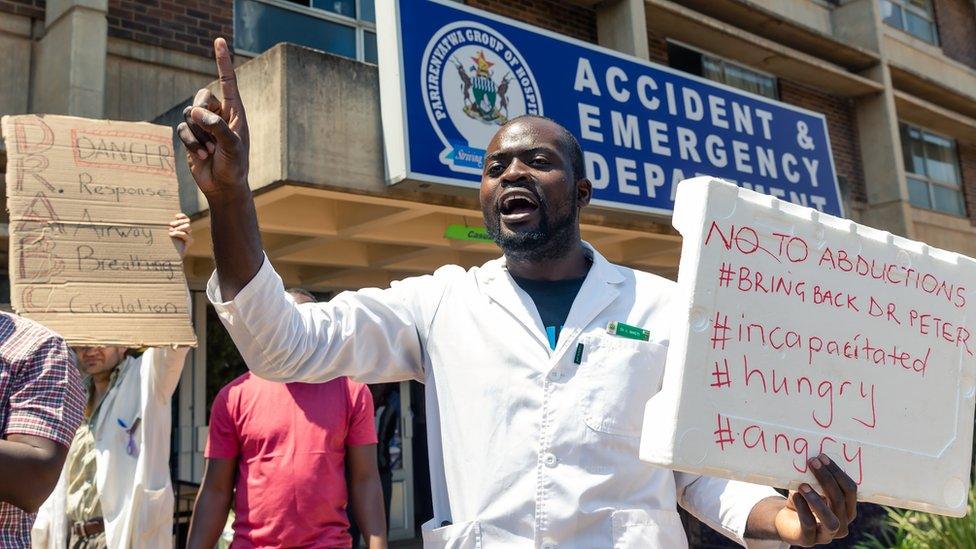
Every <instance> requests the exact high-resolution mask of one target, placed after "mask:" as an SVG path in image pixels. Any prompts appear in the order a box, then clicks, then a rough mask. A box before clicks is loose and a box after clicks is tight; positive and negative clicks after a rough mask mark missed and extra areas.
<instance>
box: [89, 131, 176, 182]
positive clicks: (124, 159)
mask: <svg viewBox="0 0 976 549" xmlns="http://www.w3.org/2000/svg"><path fill="white" fill-rule="evenodd" d="M71 152H72V154H73V155H74V159H75V166H78V167H84V168H117V169H121V170H126V171H130V172H140V173H157V174H166V175H169V174H172V173H176V172H175V169H176V168H175V166H174V165H173V149H172V142H171V140H170V139H169V138H167V137H162V136H158V135H153V134H148V133H137V132H126V131H118V130H94V129H79V128H74V129H72V130H71Z"/></svg>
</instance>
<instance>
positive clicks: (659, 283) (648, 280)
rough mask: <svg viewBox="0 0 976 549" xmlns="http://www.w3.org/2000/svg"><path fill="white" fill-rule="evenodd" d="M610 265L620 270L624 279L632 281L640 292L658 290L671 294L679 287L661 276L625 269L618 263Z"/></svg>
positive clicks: (629, 268)
mask: <svg viewBox="0 0 976 549" xmlns="http://www.w3.org/2000/svg"><path fill="white" fill-rule="evenodd" d="M610 265H611V266H612V267H613V268H615V269H618V270H619V272H620V274H622V275H623V276H624V278H630V279H632V280H633V281H634V284H635V285H636V286H637V287H638V289H640V290H658V291H661V292H666V293H670V292H673V291H674V290H676V289H677V287H678V283H677V282H675V281H674V280H671V279H669V278H665V277H663V276H661V275H657V274H654V273H649V272H647V271H641V270H638V269H633V268H631V267H625V266H623V265H618V264H616V263H610Z"/></svg>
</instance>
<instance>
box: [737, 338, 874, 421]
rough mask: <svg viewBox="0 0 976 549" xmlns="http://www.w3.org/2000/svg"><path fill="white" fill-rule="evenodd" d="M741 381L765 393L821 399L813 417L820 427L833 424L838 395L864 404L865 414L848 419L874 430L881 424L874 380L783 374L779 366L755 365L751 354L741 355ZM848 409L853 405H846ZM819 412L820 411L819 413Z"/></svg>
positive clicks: (812, 413) (784, 396)
mask: <svg viewBox="0 0 976 549" xmlns="http://www.w3.org/2000/svg"><path fill="white" fill-rule="evenodd" d="M742 380H743V384H744V386H745V387H752V388H754V389H756V390H759V391H760V392H762V393H763V394H767V395H773V396H778V397H780V398H789V397H792V398H794V399H795V398H797V397H807V398H815V399H819V400H820V401H821V408H820V410H817V409H814V410H813V411H812V412H810V417H811V419H813V421H814V423H816V424H817V425H818V426H820V427H822V428H824V429H827V428H829V427H831V426H832V425H833V424H834V419H835V417H834V416H835V413H834V412H835V409H836V408H835V397H836V398H842V397H844V396H845V391H846V397H847V400H848V401H851V400H853V401H854V403H853V404H855V405H861V406H862V407H863V408H864V410H863V412H864V413H863V414H858V415H857V416H851V417H850V418H849V419H851V420H853V421H855V422H857V423H859V424H861V425H863V426H864V427H867V428H868V429H874V428H875V427H876V426H877V424H878V414H877V400H876V398H877V394H876V390H875V385H874V384H873V383H865V382H864V381H854V380H850V379H844V380H841V381H834V380H831V379H828V378H823V379H820V380H811V378H810V377H809V376H793V377H790V376H789V375H788V374H781V373H779V372H777V371H776V368H769V369H767V368H762V367H752V366H750V364H749V357H748V355H742ZM847 407H848V408H849V407H850V405H849V406H847ZM818 412H819V413H818Z"/></svg>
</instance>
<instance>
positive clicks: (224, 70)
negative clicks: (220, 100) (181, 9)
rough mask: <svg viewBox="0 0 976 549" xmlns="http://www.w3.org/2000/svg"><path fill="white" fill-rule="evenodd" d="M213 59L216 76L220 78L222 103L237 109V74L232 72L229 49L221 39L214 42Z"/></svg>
mask: <svg viewBox="0 0 976 549" xmlns="http://www.w3.org/2000/svg"><path fill="white" fill-rule="evenodd" d="M214 57H215V58H216V59H217V76H218V77H219V78H220V91H221V93H222V94H223V96H224V103H225V104H227V106H229V107H232V108H237V109H239V108H240V106H241V104H240V93H239V92H238V91H237V74H236V73H235V72H234V62H233V61H231V58H230V48H228V47H227V41H226V40H224V39H223V38H218V39H216V40H214Z"/></svg>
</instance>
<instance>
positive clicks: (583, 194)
mask: <svg viewBox="0 0 976 549" xmlns="http://www.w3.org/2000/svg"><path fill="white" fill-rule="evenodd" d="M591 198H593V184H592V183H590V180H589V179H587V178H585V177H582V178H580V179H577V180H576V203H577V204H579V207H580V208H583V207H585V206H587V205H588V204H589V203H590V199H591Z"/></svg>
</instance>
